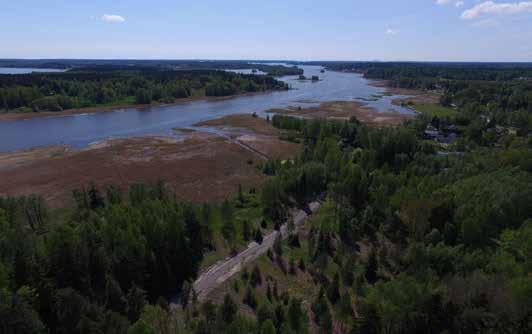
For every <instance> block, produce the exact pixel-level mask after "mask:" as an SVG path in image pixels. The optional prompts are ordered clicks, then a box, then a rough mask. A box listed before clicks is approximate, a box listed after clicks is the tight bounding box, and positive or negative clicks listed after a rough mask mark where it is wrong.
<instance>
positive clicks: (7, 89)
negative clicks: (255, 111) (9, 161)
mask: <svg viewBox="0 0 532 334" xmlns="http://www.w3.org/2000/svg"><path fill="white" fill-rule="evenodd" d="M263 66H265V65H263ZM271 67H272V69H271V72H272V73H273V72H275V73H279V74H280V75H281V74H282V73H283V70H285V71H286V72H287V73H290V71H291V68H288V67H286V68H285V67H283V66H271ZM264 69H265V70H266V68H264ZM287 89H289V85H288V84H286V83H284V82H282V81H279V80H277V79H275V78H274V77H273V76H271V75H254V74H239V73H234V72H228V71H224V70H221V69H216V68H215V69H186V70H168V69H164V70H163V69H158V68H131V67H120V66H99V67H98V66H94V67H82V68H76V69H72V70H69V71H66V72H61V73H37V72H36V73H30V74H16V75H0V109H2V110H4V114H3V115H6V114H8V115H9V114H38V113H41V112H42V113H49V112H57V113H58V114H62V113H65V114H66V113H71V114H72V113H83V112H95V111H96V110H97V109H95V108H101V109H102V110H108V109H111V108H123V107H124V106H140V105H146V106H147V105H152V104H154V103H155V104H171V103H176V102H183V101H184V102H186V101H190V100H193V99H198V98H222V97H232V96H237V95H242V94H247V93H258V92H266V91H275V90H287ZM85 108H89V109H85ZM47 115H49V114H47ZM18 117H22V118H24V117H29V116H9V117H5V116H4V119H11V118H14V119H17V118H18Z"/></svg>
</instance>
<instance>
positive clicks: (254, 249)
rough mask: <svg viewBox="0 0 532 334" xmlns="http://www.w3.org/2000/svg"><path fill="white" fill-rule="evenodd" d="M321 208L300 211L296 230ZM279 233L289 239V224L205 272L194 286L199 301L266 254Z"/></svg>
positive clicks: (295, 223) (295, 217)
mask: <svg viewBox="0 0 532 334" xmlns="http://www.w3.org/2000/svg"><path fill="white" fill-rule="evenodd" d="M319 207H320V203H319V202H312V203H310V204H309V205H308V210H300V211H298V213H297V214H296V215H295V216H294V217H293V222H294V227H295V229H296V230H297V229H298V227H299V226H300V225H302V224H303V223H304V222H305V220H306V218H307V217H308V216H309V214H312V213H313V212H315V211H316V210H317V209H318V208H319ZM307 212H309V213H307ZM279 233H281V237H282V238H283V239H284V238H286V237H288V235H289V234H290V232H289V231H288V224H284V225H282V226H281V229H280V231H273V232H271V233H270V234H268V235H266V236H265V237H264V239H263V241H262V243H261V244H258V243H256V242H252V243H250V244H249V246H248V248H247V249H245V250H243V251H242V252H240V253H238V254H237V255H235V256H233V257H231V258H229V259H226V260H224V261H223V262H219V263H217V264H215V265H213V266H212V267H210V268H209V269H208V270H206V271H205V272H203V273H202V274H201V275H200V276H199V277H198V279H197V280H196V281H195V282H194V285H193V286H194V291H196V294H197V297H198V300H204V299H205V298H206V297H207V296H208V294H209V293H210V292H211V291H212V290H214V289H215V288H216V287H217V286H219V285H220V284H222V283H223V282H225V281H226V280H228V279H229V278H230V277H231V276H233V275H234V274H236V273H238V272H239V271H240V270H241V269H242V267H243V266H244V265H246V264H247V263H249V262H251V261H254V260H255V259H257V258H258V257H259V256H261V255H263V254H264V253H266V252H267V251H268V249H270V248H272V247H273V244H274V242H275V239H276V238H277V236H278V235H279Z"/></svg>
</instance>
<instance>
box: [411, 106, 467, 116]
mask: <svg viewBox="0 0 532 334" xmlns="http://www.w3.org/2000/svg"><path fill="white" fill-rule="evenodd" d="M413 108H414V109H415V110H417V111H419V112H420V113H422V114H425V115H427V116H431V117H434V116H436V117H454V116H456V113H457V111H456V109H453V108H449V107H444V106H441V105H438V104H414V105H413Z"/></svg>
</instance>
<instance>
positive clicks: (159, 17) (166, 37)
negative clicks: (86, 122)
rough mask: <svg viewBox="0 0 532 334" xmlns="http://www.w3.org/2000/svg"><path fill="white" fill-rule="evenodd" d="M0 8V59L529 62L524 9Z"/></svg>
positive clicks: (200, 4)
mask: <svg viewBox="0 0 532 334" xmlns="http://www.w3.org/2000/svg"><path fill="white" fill-rule="evenodd" d="M0 1H1V6H0V58H147V59H298V60H436V61H444V60H449V61H461V60H464V61H532V1H514V0H502V1H497V0H494V1H483V0H480V1H478V0H463V1H457V0H351V1H348V0H329V1H311V0H306V1H303V0H284V1H281V0H262V1H255V0H247V1H245V0H188V1H181V0H173V1H171V0H150V1H140V0H127V1H125V0H113V1H110V0H106V1H104V0H91V1H81V0H62V1H61V0H46V1H43V0H0Z"/></svg>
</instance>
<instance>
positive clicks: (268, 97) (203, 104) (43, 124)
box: [0, 66, 412, 152]
mask: <svg viewBox="0 0 532 334" xmlns="http://www.w3.org/2000/svg"><path fill="white" fill-rule="evenodd" d="M300 67H301V68H303V69H304V71H305V76H307V77H310V76H312V75H318V76H319V77H320V81H318V82H311V81H300V80H297V76H288V77H283V78H281V80H283V81H285V82H287V83H288V84H289V85H290V86H291V87H292V88H293V89H291V90H288V91H276V92H270V93H264V94H255V95H246V96H240V97H235V98H231V99H226V100H218V101H201V100H200V101H191V102H184V103H178V104H173V105H166V106H164V105H163V106H153V107H145V108H124V109H118V110H116V111H112V112H101V113H90V114H79V115H69V116H61V115H58V116H57V117H55V116H54V117H47V118H34V119H28V120H17V121H3V122H0V152H9V151H16V150H21V149H29V148H33V147H38V146H48V145H58V144H67V145H71V146H73V147H76V148H81V147H84V146H86V145H88V144H90V143H94V142H98V141H102V140H105V139H109V138H123V137H129V136H139V135H151V134H154V135H155V134H167V135H172V134H173V133H174V131H172V129H173V128H193V126H194V124H196V123H198V122H201V121H205V120H209V119H214V118H219V117H222V116H225V115H230V114H238V113H252V112H257V113H258V114H260V115H264V112H265V111H266V110H268V109H271V108H286V107H290V106H301V107H312V106H316V105H318V104H319V103H321V102H326V101H353V100H358V101H361V102H364V103H366V104H367V105H368V106H369V107H373V108H375V109H376V110H378V111H396V112H400V113H408V114H411V113H412V111H411V110H409V109H407V108H402V107H400V106H395V105H393V104H392V100H393V99H394V98H397V97H400V96H398V95H395V96H386V95H383V93H384V88H381V87H374V86H371V85H369V81H368V80H366V79H364V78H363V77H362V75H360V74H354V73H341V72H331V71H326V72H324V73H321V72H320V70H321V67H319V66H300Z"/></svg>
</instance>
